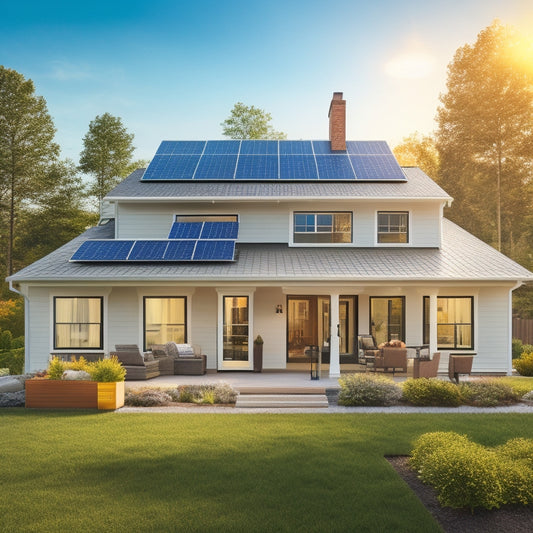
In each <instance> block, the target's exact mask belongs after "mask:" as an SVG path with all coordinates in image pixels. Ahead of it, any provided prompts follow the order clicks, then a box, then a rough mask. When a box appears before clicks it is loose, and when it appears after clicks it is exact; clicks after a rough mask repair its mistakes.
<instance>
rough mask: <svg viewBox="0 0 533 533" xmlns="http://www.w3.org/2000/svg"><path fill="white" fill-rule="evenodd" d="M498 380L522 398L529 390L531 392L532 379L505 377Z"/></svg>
mask: <svg viewBox="0 0 533 533" xmlns="http://www.w3.org/2000/svg"><path fill="white" fill-rule="evenodd" d="M498 379H501V380H502V381H503V382H504V383H506V384H507V385H509V386H510V387H511V388H512V389H513V390H514V391H516V392H518V394H520V396H524V394H526V393H527V392H529V391H530V390H533V378H528V377H524V376H521V377H518V376H516V377H511V376H505V377H501V378H498Z"/></svg>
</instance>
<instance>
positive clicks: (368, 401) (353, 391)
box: [338, 374, 402, 406]
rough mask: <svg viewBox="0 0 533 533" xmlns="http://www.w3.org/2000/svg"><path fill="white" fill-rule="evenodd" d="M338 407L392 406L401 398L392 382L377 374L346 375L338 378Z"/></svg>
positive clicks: (398, 388) (397, 387)
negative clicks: (339, 388)
mask: <svg viewBox="0 0 533 533" xmlns="http://www.w3.org/2000/svg"><path fill="white" fill-rule="evenodd" d="M339 384H340V386H341V390H340V393H339V399H338V404H339V405H347V406H354V405H393V404H395V403H397V402H398V400H399V399H400V398H401V396H402V389H401V388H400V387H399V386H398V385H396V383H394V381H393V380H392V379H390V378H387V377H385V376H380V375H378V374H347V375H345V376H341V377H340V378H339Z"/></svg>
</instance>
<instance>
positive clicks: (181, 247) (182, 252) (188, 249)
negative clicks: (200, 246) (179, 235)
mask: <svg viewBox="0 0 533 533" xmlns="http://www.w3.org/2000/svg"><path fill="white" fill-rule="evenodd" d="M195 244H196V241H181V240H180V241H169V243H168V246H167V249H166V251H165V255H164V256H163V260H164V261H191V259H192V254H193V252H194V247H195Z"/></svg>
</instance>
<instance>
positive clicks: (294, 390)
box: [237, 387, 326, 395]
mask: <svg viewBox="0 0 533 533" xmlns="http://www.w3.org/2000/svg"><path fill="white" fill-rule="evenodd" d="M237 389H238V391H239V394H241V395H243V394H291V395H292V394H326V389H325V388H324V387H237Z"/></svg>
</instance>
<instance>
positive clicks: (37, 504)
mask: <svg viewBox="0 0 533 533" xmlns="http://www.w3.org/2000/svg"><path fill="white" fill-rule="evenodd" d="M428 431H456V432H458V433H465V434H467V435H468V436H469V437H470V438H471V439H472V440H474V441H476V442H479V443H481V444H485V445H491V446H493V445H496V444H501V443H503V442H505V441H507V440H508V439H510V438H513V437H526V438H533V415H523V414H472V415H464V414H439V415H426V414H412V415H411V414H410V415H407V414H402V415H393V414H306V415H295V414H287V415H276V414H263V415H261V414H258V415H255V414H253V415H251V414H165V413H161V414H155V413H154V414H147V413H131V414H126V413H124V414H121V413H93V412H91V413H88V412H75V413H72V412H65V411H62V412H60V411H27V410H24V409H3V410H2V411H0V450H2V451H1V459H2V460H1V465H0V466H1V468H0V481H1V487H2V498H1V499H0V531H16V532H25V531H35V532H48V531H54V532H57V531H84V532H90V531H95V532H96V531H98V532H101V531H113V532H121V531H128V532H135V531H143V532H144V531H158V532H159V531H180V532H183V531H202V532H207V531H217V532H218V531H246V532H251V531H276V532H278V531H280V532H281V531H287V532H297V531H305V532H310V531H328V532H330V531H331V532H333V531H358V532H363V531H379V532H386V531H390V532H397V531H410V532H416V531H420V532H431V531H440V529H439V527H438V525H437V523H436V522H435V521H434V520H433V519H432V517H431V515H429V513H428V512H426V510H425V508H424V507H423V506H422V504H421V503H420V502H419V501H418V499H417V498H416V497H415V496H414V495H413V493H411V491H410V490H409V489H408V488H407V486H406V485H405V483H404V482H403V481H402V480H401V479H400V478H399V477H398V476H397V474H396V472H395V471H394V470H393V468H392V467H391V466H390V465H389V463H388V462H387V461H386V460H385V459H384V455H388V454H391V455H395V454H407V453H408V452H409V451H410V449H411V447H412V442H413V441H414V439H415V438H416V437H418V436H419V435H421V434H422V433H425V432H428Z"/></svg>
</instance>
